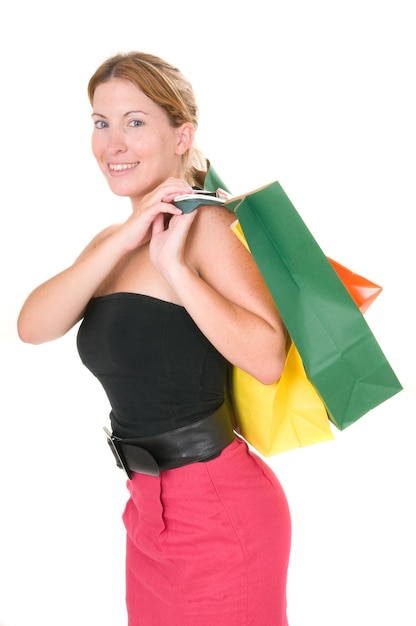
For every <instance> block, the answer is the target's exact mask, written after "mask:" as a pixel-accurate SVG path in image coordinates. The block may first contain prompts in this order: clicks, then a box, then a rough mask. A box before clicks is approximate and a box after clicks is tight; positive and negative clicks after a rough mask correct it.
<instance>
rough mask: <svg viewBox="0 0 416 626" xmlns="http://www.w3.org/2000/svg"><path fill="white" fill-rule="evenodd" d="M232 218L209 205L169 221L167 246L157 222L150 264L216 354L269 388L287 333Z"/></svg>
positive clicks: (283, 353) (281, 359) (277, 374)
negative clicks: (152, 264)
mask: <svg viewBox="0 0 416 626" xmlns="http://www.w3.org/2000/svg"><path fill="white" fill-rule="evenodd" d="M234 219H235V216H234V215H233V214H232V213H230V212H229V211H228V210H227V209H219V208H218V207H208V206H207V207H204V208H201V209H198V211H197V215H195V213H194V214H193V215H192V214H191V215H187V216H183V217H180V218H173V219H172V220H171V226H170V227H169V229H168V230H171V229H172V230H173V229H175V230H177V234H176V236H175V235H174V234H173V233H172V234H171V241H170V244H169V246H170V247H168V245H167V244H168V239H167V238H166V234H165V233H162V227H161V225H158V224H157V223H156V224H155V229H154V235H153V237H152V242H151V254H152V260H154V262H155V264H156V265H157V266H158V268H159V270H160V271H161V272H162V273H163V274H164V276H165V278H166V280H167V281H168V282H169V283H170V284H171V285H172V287H173V288H174V289H175V291H176V293H177V294H178V296H179V298H180V300H181V302H182V303H183V305H184V306H185V308H186V309H187V310H188V312H189V314H190V315H191V317H192V318H193V319H194V321H195V322H196V324H197V325H198V327H199V328H200V329H201V331H202V332H203V333H204V334H205V336H206V337H207V338H208V339H209V340H210V341H211V343H212V344H213V345H214V346H215V347H216V348H217V349H218V350H219V352H221V353H222V354H223V355H224V357H225V358H226V359H227V360H229V361H230V362H231V363H233V364H234V365H237V366H238V367H240V368H241V369H244V370H245V371H247V372H248V373H250V374H251V375H253V376H255V377H256V378H258V379H259V380H260V381H261V382H263V383H265V384H271V383H272V382H274V381H275V380H277V379H278V378H279V377H280V375H281V372H282V370H283V367H284V363H285V358H286V330H285V327H284V325H283V322H282V320H281V318H280V315H279V313H278V311H277V309H276V306H275V304H274V302H273V299H272V297H271V295H270V293H269V291H268V289H267V287H266V285H265V283H264V280H263V278H262V276H261V275H260V272H259V270H258V268H257V266H256V264H255V262H254V260H253V259H252V257H251V255H250V253H249V252H248V251H247V250H246V248H245V247H244V246H243V245H242V244H241V242H240V241H239V240H238V238H237V237H236V236H235V235H234V233H233V232H232V231H231V229H230V224H231V223H232V222H233V221H234ZM171 227H172V228H171ZM188 233H189V234H188ZM158 235H160V236H161V238H162V236H163V235H164V236H165V237H164V245H166V247H164V246H161V245H160V243H159V244H158V243H157V238H158ZM154 238H155V239H154ZM185 240H186V245H185V244H184V241H185ZM152 248H153V249H152Z"/></svg>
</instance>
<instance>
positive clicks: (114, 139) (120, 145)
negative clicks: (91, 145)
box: [108, 129, 127, 154]
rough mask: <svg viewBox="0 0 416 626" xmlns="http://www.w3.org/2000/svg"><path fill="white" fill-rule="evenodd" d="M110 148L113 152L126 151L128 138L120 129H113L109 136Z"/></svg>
mask: <svg viewBox="0 0 416 626" xmlns="http://www.w3.org/2000/svg"><path fill="white" fill-rule="evenodd" d="M108 149H109V151H110V152H111V153H112V154H117V153H120V152H126V150H127V146H126V140H125V137H124V134H123V132H122V131H121V130H119V129H112V130H111V132H110V135H109V138H108Z"/></svg>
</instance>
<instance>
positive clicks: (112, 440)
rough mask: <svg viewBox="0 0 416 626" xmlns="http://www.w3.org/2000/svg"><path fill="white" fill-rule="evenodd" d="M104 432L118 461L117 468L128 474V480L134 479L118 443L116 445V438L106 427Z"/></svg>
mask: <svg viewBox="0 0 416 626" xmlns="http://www.w3.org/2000/svg"><path fill="white" fill-rule="evenodd" d="M103 430H104V432H105V435H106V437H107V443H108V445H109V446H110V450H111V452H112V453H113V455H114V458H115V460H116V465H117V467H119V468H120V469H122V470H124V471H125V472H126V474H127V478H129V479H131V477H132V473H131V471H130V470H129V468H128V466H127V463H126V461H125V459H124V457H123V455H122V453H121V452H120V450H119V449H118V448H117V443H116V439H115V437H114V435H112V434H111V433H110V431H109V430H108V428H107V427H106V426H104V429H103Z"/></svg>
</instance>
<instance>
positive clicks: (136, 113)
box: [91, 111, 149, 118]
mask: <svg viewBox="0 0 416 626" xmlns="http://www.w3.org/2000/svg"><path fill="white" fill-rule="evenodd" d="M94 115H97V116H98V117H104V118H105V117H107V116H106V115H103V114H102V113H97V112H96V111H93V112H92V113H91V117H94ZM129 115H149V114H148V113H146V111H127V113H124V114H123V117H128V116H129Z"/></svg>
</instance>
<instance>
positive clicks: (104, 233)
mask: <svg viewBox="0 0 416 626" xmlns="http://www.w3.org/2000/svg"><path fill="white" fill-rule="evenodd" d="M119 226H120V224H112V225H111V226H107V227H106V228H103V230H101V231H100V232H99V233H97V234H96V235H95V237H93V238H92V239H91V241H90V242H89V243H88V244H87V245H86V246H85V248H84V249H83V250H82V252H81V253H80V254H79V255H78V257H77V261H78V260H79V259H82V257H83V256H84V255H85V254H88V252H90V251H91V250H93V249H94V248H96V247H97V246H98V245H99V244H100V243H102V242H103V241H104V240H105V239H107V237H110V235H112V234H113V233H114V231H115V230H117V228H118V227H119Z"/></svg>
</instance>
